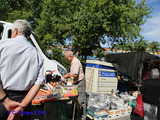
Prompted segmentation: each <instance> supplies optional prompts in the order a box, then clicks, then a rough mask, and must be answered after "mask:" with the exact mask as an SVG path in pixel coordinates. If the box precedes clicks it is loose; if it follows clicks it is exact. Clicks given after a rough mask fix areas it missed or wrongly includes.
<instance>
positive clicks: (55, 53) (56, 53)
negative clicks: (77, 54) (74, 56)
mask: <svg viewBox="0 0 160 120" xmlns="http://www.w3.org/2000/svg"><path fill="white" fill-rule="evenodd" d="M51 50H52V54H51V58H52V59H54V60H56V61H58V62H59V63H61V64H62V65H63V66H64V67H65V68H66V70H67V71H69V70H70V62H69V61H68V60H67V59H66V58H65V56H64V55H62V49H61V48H60V47H57V46H53V48H52V49H51Z"/></svg>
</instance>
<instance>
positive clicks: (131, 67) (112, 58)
mask: <svg viewBox="0 0 160 120" xmlns="http://www.w3.org/2000/svg"><path fill="white" fill-rule="evenodd" d="M144 59H150V60H154V61H160V58H159V57H158V56H155V55H152V54H150V53H147V52H143V51H141V52H129V53H119V54H109V55H106V56H105V61H106V62H111V63H112V64H113V66H114V67H115V68H116V69H117V70H118V71H119V72H120V73H123V74H125V75H128V76H132V77H134V79H138V75H139V72H138V71H139V68H140V65H141V63H142V62H143V60H144Z"/></svg>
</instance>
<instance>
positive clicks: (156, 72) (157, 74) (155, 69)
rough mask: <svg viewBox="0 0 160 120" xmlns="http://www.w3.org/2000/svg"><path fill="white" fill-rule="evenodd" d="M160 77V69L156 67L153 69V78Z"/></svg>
mask: <svg viewBox="0 0 160 120" xmlns="http://www.w3.org/2000/svg"><path fill="white" fill-rule="evenodd" d="M158 77H159V70H158V69H157V68H154V69H152V70H151V78H155V79H157V78H158Z"/></svg>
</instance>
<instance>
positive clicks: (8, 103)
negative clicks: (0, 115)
mask: <svg viewBox="0 0 160 120" xmlns="http://www.w3.org/2000/svg"><path fill="white" fill-rule="evenodd" d="M3 105H4V106H5V108H6V109H7V110H8V111H12V110H13V109H15V108H16V107H18V106H21V107H25V106H24V105H22V104H21V103H19V102H16V101H13V100H11V99H9V98H8V97H7V98H6V99H5V101H4V102H3Z"/></svg>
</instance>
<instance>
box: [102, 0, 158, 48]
mask: <svg viewBox="0 0 160 120" xmlns="http://www.w3.org/2000/svg"><path fill="white" fill-rule="evenodd" d="M141 1H142V0H137V2H141ZM146 4H147V7H148V8H149V7H152V8H154V10H153V11H152V12H151V13H150V14H149V15H150V16H152V18H147V21H146V23H145V24H144V25H142V26H141V28H142V29H143V31H142V32H141V35H143V36H144V40H147V41H148V42H152V41H153V40H154V41H158V42H160V0H146ZM101 46H102V47H108V44H105V45H102V44H101Z"/></svg>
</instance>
